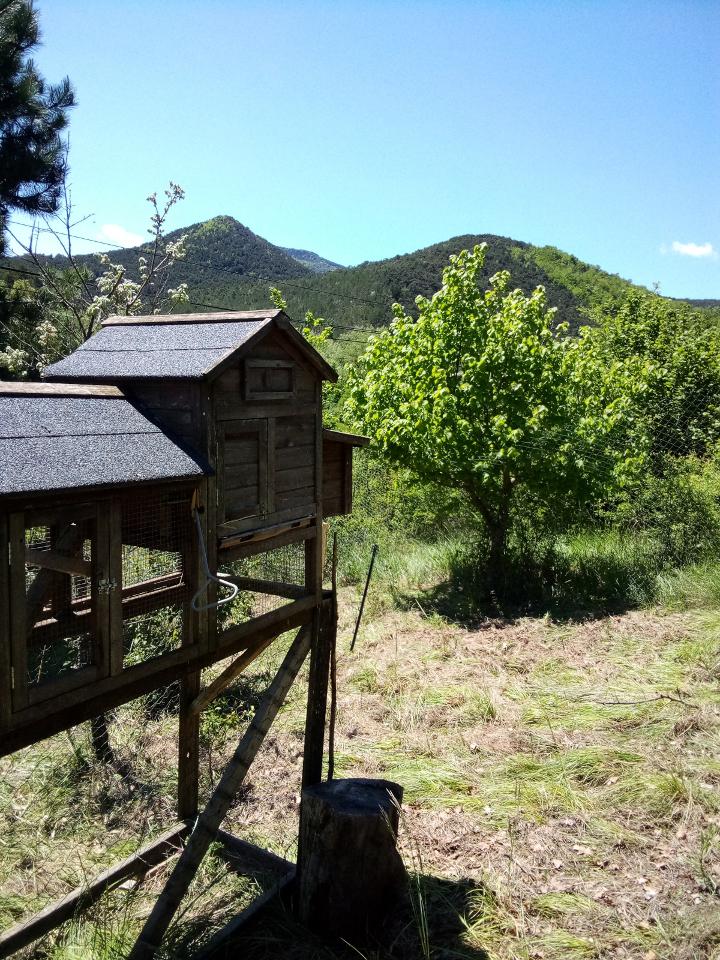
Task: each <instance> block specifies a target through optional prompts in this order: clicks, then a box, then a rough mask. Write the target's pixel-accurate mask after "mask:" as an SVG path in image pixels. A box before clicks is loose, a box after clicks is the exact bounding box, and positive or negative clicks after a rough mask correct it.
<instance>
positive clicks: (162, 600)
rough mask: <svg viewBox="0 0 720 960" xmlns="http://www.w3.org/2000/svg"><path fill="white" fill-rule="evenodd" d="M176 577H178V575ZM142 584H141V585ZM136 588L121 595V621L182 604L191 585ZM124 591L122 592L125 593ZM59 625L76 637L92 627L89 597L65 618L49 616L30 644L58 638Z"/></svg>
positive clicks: (75, 604) (77, 602) (65, 633)
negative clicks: (132, 591) (144, 590)
mask: <svg viewBox="0 0 720 960" xmlns="http://www.w3.org/2000/svg"><path fill="white" fill-rule="evenodd" d="M175 579H177V577H175ZM139 586H142V584H140V585H139ZM130 589H134V590H135V593H134V594H132V595H130V596H128V597H125V596H123V598H122V601H121V602H122V607H121V609H122V620H131V619H132V618H133V617H139V616H142V615H143V614H146V613H154V612H155V611H156V610H162V609H163V607H171V606H173V605H175V604H178V603H182V601H183V600H184V599H185V598H186V597H187V594H188V588H187V586H186V585H185V584H184V583H183V584H180V585H176V586H173V587H160V588H158V589H157V590H148V591H146V592H142V591H139V590H137V588H130ZM124 593H125V591H123V594H124ZM58 625H60V629H61V630H62V634H63V636H65V637H73V636H77V634H79V633H86V632H87V631H89V630H92V606H91V604H90V601H89V598H88V597H83V598H82V599H80V600H74V601H73V602H72V605H71V607H70V612H69V616H66V617H63V619H62V620H56V619H47V620H41V621H40V623H37V624H36V625H35V626H34V627H33V629H32V631H31V633H30V636H29V638H28V644H29V645H34V646H38V645H42V644H45V643H51V642H52V641H53V640H55V639H57V636H58ZM121 670H122V666H120V668H119V669H118V666H117V664H115V669H114V670H113V673H114V674H118V673H119V672H120V671H121Z"/></svg>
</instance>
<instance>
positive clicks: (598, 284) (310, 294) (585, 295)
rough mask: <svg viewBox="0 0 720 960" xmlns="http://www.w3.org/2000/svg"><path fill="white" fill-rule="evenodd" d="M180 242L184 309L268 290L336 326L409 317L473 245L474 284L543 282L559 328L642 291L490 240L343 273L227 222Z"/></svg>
mask: <svg viewBox="0 0 720 960" xmlns="http://www.w3.org/2000/svg"><path fill="white" fill-rule="evenodd" d="M183 235H185V236H186V237H187V256H186V258H185V259H184V260H182V261H180V262H178V263H177V264H176V265H175V266H174V269H173V276H172V278H171V283H172V284H173V285H176V284H177V283H178V282H183V281H184V282H186V283H187V284H188V290H189V293H190V303H189V305H188V309H189V310H192V309H198V308H200V309H214V308H216V309H250V308H262V307H264V306H267V304H268V302H269V299H270V298H269V288H270V287H271V286H277V287H279V288H280V289H281V291H282V293H283V296H284V297H285V299H286V300H287V302H288V312H289V313H290V315H291V316H294V317H295V318H296V319H300V318H302V317H303V316H304V314H305V312H306V311H307V310H312V311H313V313H315V314H317V315H319V316H323V317H326V318H327V319H328V320H334V321H336V322H337V323H342V324H344V325H349V326H358V327H366V328H367V327H376V326H381V325H383V324H386V323H388V322H389V320H390V318H391V306H392V304H393V303H395V302H399V303H401V304H402V305H403V306H404V307H405V308H406V309H407V310H409V311H414V310H415V309H416V308H415V299H416V297H417V296H426V297H427V296H431V295H432V294H433V293H434V292H435V290H437V289H438V288H439V287H440V285H441V283H442V271H443V268H444V267H445V266H446V265H447V262H448V260H449V258H450V256H451V255H452V254H454V253H458V252H459V251H460V250H462V249H465V248H471V247H473V246H475V245H476V244H478V243H487V244H488V249H487V253H486V258H485V265H484V268H483V270H482V273H481V276H480V277H479V282H480V283H481V284H487V283H488V282H489V280H490V277H491V276H492V275H493V274H495V273H497V272H498V271H499V270H509V271H510V273H511V276H512V282H513V285H514V286H516V287H519V288H520V289H522V290H523V292H525V293H526V294H527V293H530V292H531V291H532V290H533V289H534V288H535V287H536V286H538V285H539V284H542V285H543V286H544V287H545V289H546V292H547V298H548V302H549V304H550V305H551V306H553V307H555V308H556V309H557V314H558V320H560V321H566V322H568V323H569V324H570V327H571V328H572V329H577V328H578V327H579V326H580V325H581V324H582V323H583V322H584V320H585V319H586V316H587V313H588V311H589V310H590V309H591V308H593V307H597V306H601V305H606V304H608V303H609V304H613V303H618V302H620V300H621V299H622V298H623V297H624V296H625V295H626V294H627V293H628V291H630V290H632V289H645V288H643V287H639V286H637V285H635V284H632V283H631V282H630V281H629V280H625V279H623V278H622V277H619V276H618V275H616V274H611V273H608V272H607V271H604V270H602V269H601V268H600V267H598V266H593V265H591V264H588V263H585V262H584V261H582V260H580V259H579V258H577V257H575V256H573V255H572V254H569V253H565V252H564V251H562V250H559V249H558V248H556V247H551V246H543V247H540V246H536V245H534V244H530V243H527V242H525V241H522V240H515V239H513V238H511V237H503V236H499V235H496V234H461V235H459V236H456V237H452V238H450V239H448V240H444V241H441V242H439V243H436V244H431V245H430V246H428V247H423V248H421V249H419V250H416V251H413V252H412V253H405V254H398V255H396V256H394V257H388V258H386V259H384V260H375V261H372V260H368V261H365V262H363V263H360V264H358V265H356V266H352V267H343V266H341V265H340V264H336V263H334V262H333V261H331V260H328V259H327V258H325V257H322V256H320V254H317V253H315V252H314V251H309V250H304V249H301V248H293V247H291V248H287V247H280V246H277V245H275V244H273V243H271V242H270V241H269V240H266V239H265V238H264V237H261V236H259V235H258V234H256V233H254V232H253V231H252V230H251V229H250V228H249V227H247V226H245V225H244V224H242V223H240V222H239V221H238V220H236V219H235V218H234V217H231V216H228V215H219V216H216V217H211V218H210V219H209V220H205V221H200V222H198V223H194V224H190V225H189V226H187V227H184V228H181V229H178V230H174V231H172V232H171V233H169V234H168V239H169V240H178V239H179V238H180V237H181V236H183ZM147 248H148V244H142V245H140V246H138V247H131V248H124V249H120V250H114V251H110V252H109V256H110V258H111V260H112V261H113V262H117V263H121V264H122V265H123V266H125V268H126V270H127V273H128V276H130V277H133V276H135V275H136V271H137V257H138V254H139V253H140V252H142V251H144V250H147ZM47 259H48V260H49V261H50V262H52V263H54V264H55V265H57V266H61V265H62V262H63V258H62V257H51V258H47ZM76 259H77V260H78V261H80V262H81V263H83V264H84V265H86V266H87V267H88V268H89V269H90V271H91V272H92V273H93V274H94V275H96V276H97V275H99V273H100V272H101V269H102V268H101V266H100V263H99V260H98V259H97V257H96V256H95V255H93V254H85V255H83V256H80V257H77V258H76ZM686 302H689V301H686ZM698 305H700V304H698ZM702 305H703V306H704V307H706V308H710V309H712V308H716V307H718V306H720V301H715V302H713V301H707V300H705V301H703V302H702Z"/></svg>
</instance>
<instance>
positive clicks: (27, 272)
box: [0, 264, 40, 280]
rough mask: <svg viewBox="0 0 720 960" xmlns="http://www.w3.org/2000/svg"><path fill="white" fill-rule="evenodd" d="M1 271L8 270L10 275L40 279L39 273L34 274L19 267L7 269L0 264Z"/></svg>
mask: <svg viewBox="0 0 720 960" xmlns="http://www.w3.org/2000/svg"><path fill="white" fill-rule="evenodd" d="M0 270H8V271H9V272H10V273H21V274H22V275H23V276H25V277H35V279H36V280H39V279H40V274H39V273H33V272H32V270H20V269H18V267H6V266H4V265H2V264H0Z"/></svg>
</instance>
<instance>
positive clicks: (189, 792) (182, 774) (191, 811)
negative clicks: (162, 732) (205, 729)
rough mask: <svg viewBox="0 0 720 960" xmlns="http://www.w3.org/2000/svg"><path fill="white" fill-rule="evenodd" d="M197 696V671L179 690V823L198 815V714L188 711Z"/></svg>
mask: <svg viewBox="0 0 720 960" xmlns="http://www.w3.org/2000/svg"><path fill="white" fill-rule="evenodd" d="M199 693H200V671H199V670H194V671H193V672H192V673H189V674H188V675H187V676H185V677H183V679H182V681H181V688H180V724H179V727H180V729H179V734H178V819H179V820H194V819H195V817H196V816H197V812H198V785H199V779H200V714H199V713H197V712H195V711H193V710H192V709H191V706H192V702H193V700H194V699H195V698H196V697H197V695H198V694H199Z"/></svg>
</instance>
